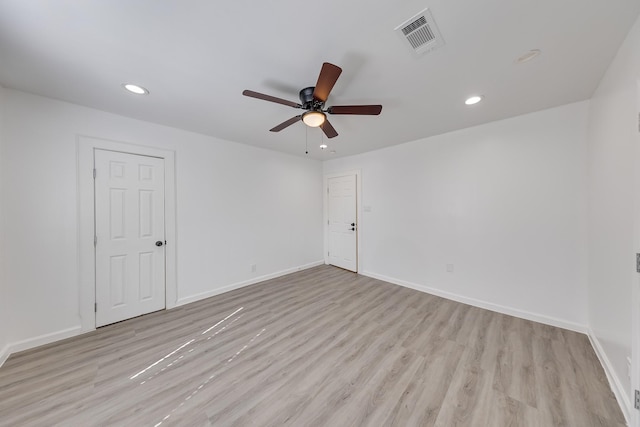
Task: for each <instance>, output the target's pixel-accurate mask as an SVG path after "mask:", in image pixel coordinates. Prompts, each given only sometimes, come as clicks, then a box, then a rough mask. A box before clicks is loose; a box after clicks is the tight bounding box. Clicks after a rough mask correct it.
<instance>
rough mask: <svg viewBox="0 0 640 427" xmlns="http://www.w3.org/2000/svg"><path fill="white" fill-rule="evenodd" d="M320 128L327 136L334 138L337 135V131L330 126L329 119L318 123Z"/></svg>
mask: <svg viewBox="0 0 640 427" xmlns="http://www.w3.org/2000/svg"><path fill="white" fill-rule="evenodd" d="M320 128H321V129H322V131H323V132H324V134H325V135H327V138H334V137H336V136H338V132H336V130H335V128H334V127H333V126H331V123H329V120H325V121H324V123H322V124H321V125H320Z"/></svg>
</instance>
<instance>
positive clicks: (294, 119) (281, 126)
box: [269, 115, 302, 132]
mask: <svg viewBox="0 0 640 427" xmlns="http://www.w3.org/2000/svg"><path fill="white" fill-rule="evenodd" d="M301 118H302V115H299V116H295V117H291V118H290V119H289V120H287V121H285V122H282V123H280V124H279V125H278V126H276V127H274V128H273V129H269V130H270V131H271V132H280V131H281V130H282V129H284V128H286V127H289V126H291V125H292V124H294V123H295V122H299V121H300V119H301Z"/></svg>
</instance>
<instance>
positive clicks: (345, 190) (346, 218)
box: [327, 175, 358, 272]
mask: <svg viewBox="0 0 640 427" xmlns="http://www.w3.org/2000/svg"><path fill="white" fill-rule="evenodd" d="M327 184H328V187H329V188H328V191H329V195H328V214H329V263H330V264H332V265H335V266H336V267H341V268H344V269H346V270H351V271H354V272H355V271H357V270H358V259H357V251H358V246H357V245H358V241H357V239H358V238H357V233H356V229H357V224H356V207H357V206H356V175H345V176H340V177H335V178H329V179H328V180H327Z"/></svg>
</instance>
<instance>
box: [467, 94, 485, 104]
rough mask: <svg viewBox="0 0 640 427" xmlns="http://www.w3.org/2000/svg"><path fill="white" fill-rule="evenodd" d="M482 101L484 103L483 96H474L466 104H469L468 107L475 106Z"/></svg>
mask: <svg viewBox="0 0 640 427" xmlns="http://www.w3.org/2000/svg"><path fill="white" fill-rule="evenodd" d="M480 101H482V96H480V95H474V96H470V97H469V98H467V100H466V101H464V103H465V104H467V105H474V104H477V103H478V102H480Z"/></svg>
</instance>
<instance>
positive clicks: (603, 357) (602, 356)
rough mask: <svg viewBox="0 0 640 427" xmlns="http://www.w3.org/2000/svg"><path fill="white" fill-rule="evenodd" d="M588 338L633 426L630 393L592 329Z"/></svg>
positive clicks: (627, 419) (622, 408)
mask: <svg viewBox="0 0 640 427" xmlns="http://www.w3.org/2000/svg"><path fill="white" fill-rule="evenodd" d="M587 336H588V337H589V341H591V346H592V347H593V350H594V351H595V352H596V356H598V360H600V364H601V365H602V367H603V368H604V373H605V374H607V379H608V380H609V386H610V387H611V391H613V394H614V395H615V396H616V400H617V401H618V405H620V409H621V410H622V414H623V415H624V418H625V420H626V421H627V425H631V401H630V400H629V393H628V392H627V391H626V390H625V389H624V387H623V386H622V382H621V381H620V378H618V376H617V375H616V371H615V370H614V369H613V365H612V364H611V361H610V360H609V358H608V357H607V353H605V351H604V348H602V345H601V344H600V341H599V340H598V337H596V335H595V334H594V333H593V331H592V330H591V328H589V330H588V332H587Z"/></svg>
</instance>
